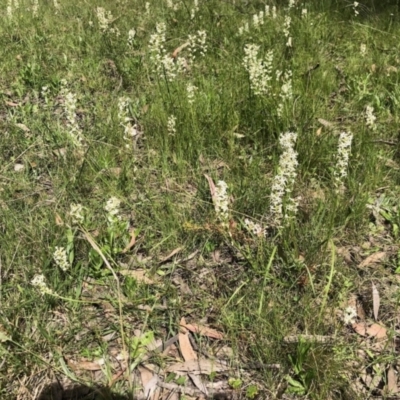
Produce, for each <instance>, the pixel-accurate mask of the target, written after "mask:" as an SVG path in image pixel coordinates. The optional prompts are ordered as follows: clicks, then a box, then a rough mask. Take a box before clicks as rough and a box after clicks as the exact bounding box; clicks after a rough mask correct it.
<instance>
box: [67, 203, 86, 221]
mask: <svg viewBox="0 0 400 400" xmlns="http://www.w3.org/2000/svg"><path fill="white" fill-rule="evenodd" d="M69 215H70V217H71V221H72V223H73V224H81V223H83V221H84V219H85V218H84V216H83V207H82V204H74V203H72V204H71V205H70V209H69Z"/></svg>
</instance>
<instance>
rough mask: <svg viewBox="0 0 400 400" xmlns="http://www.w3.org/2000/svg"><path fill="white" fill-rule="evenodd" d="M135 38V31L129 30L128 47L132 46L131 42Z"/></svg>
mask: <svg viewBox="0 0 400 400" xmlns="http://www.w3.org/2000/svg"><path fill="white" fill-rule="evenodd" d="M135 36H136V30H135V29H134V28H132V29H130V30H129V32H128V46H129V47H132V46H133V41H134V39H135Z"/></svg>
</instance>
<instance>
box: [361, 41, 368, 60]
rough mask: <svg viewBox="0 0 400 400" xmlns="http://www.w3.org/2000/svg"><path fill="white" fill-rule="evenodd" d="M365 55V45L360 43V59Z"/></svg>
mask: <svg viewBox="0 0 400 400" xmlns="http://www.w3.org/2000/svg"><path fill="white" fill-rule="evenodd" d="M366 54H367V45H366V44H365V43H361V45H360V55H361V57H365V55H366Z"/></svg>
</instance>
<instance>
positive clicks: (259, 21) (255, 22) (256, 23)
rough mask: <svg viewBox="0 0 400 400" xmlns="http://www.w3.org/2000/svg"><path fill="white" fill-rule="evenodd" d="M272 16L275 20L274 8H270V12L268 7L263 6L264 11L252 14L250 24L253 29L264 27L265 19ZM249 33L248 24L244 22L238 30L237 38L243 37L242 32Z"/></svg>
mask: <svg viewBox="0 0 400 400" xmlns="http://www.w3.org/2000/svg"><path fill="white" fill-rule="evenodd" d="M270 15H271V16H272V18H273V19H275V18H276V6H273V7H272V10H271V8H270V6H269V5H266V6H265V9H264V11H263V10H261V11H259V12H258V13H256V14H253V16H252V18H251V24H252V26H253V27H254V28H255V29H258V28H259V27H260V26H261V25H264V21H265V18H266V17H269V16H270ZM249 31H250V23H249V22H245V23H244V24H243V25H242V26H240V27H239V29H238V34H239V36H241V35H243V33H244V32H249Z"/></svg>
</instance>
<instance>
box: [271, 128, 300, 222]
mask: <svg viewBox="0 0 400 400" xmlns="http://www.w3.org/2000/svg"><path fill="white" fill-rule="evenodd" d="M296 140H297V134H296V133H293V132H287V133H284V134H282V135H281V136H280V138H279V144H280V146H281V148H282V150H283V152H282V154H281V156H280V158H279V166H278V173H277V175H276V176H275V177H274V181H273V183H272V188H271V202H270V216H269V219H270V224H271V225H272V226H276V227H280V226H282V221H283V220H284V218H285V217H286V215H285V214H284V212H283V200H284V197H285V196H288V200H287V206H286V208H287V211H291V212H292V213H293V212H295V211H296V209H297V204H296V202H295V200H294V199H292V198H291V197H290V194H291V192H292V189H293V184H294V180H295V178H296V175H297V173H296V168H297V165H298V162H297V152H296V151H295V150H294V145H295V144H296Z"/></svg>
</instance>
